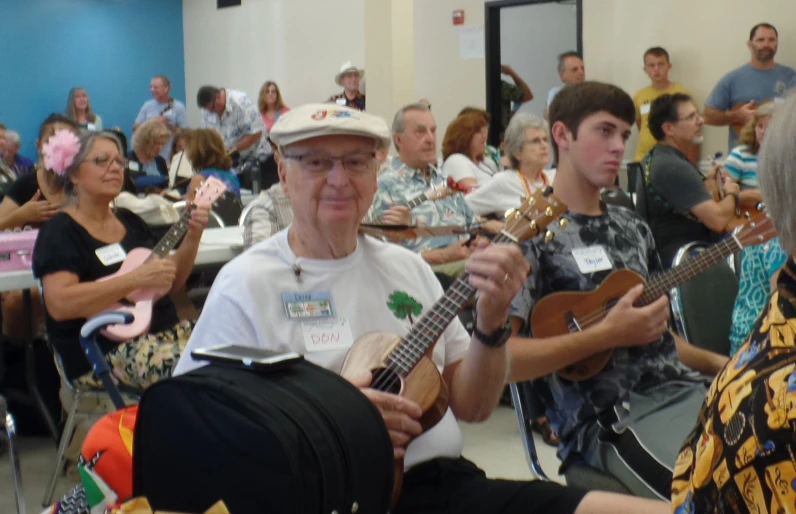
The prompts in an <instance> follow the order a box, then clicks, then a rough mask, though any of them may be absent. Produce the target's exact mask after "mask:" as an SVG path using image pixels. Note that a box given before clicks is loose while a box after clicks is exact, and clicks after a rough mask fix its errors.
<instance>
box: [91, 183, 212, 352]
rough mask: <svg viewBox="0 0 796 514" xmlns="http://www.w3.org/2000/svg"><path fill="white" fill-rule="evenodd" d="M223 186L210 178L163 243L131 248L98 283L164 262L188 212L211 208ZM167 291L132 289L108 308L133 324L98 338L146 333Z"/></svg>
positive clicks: (117, 338)
mask: <svg viewBox="0 0 796 514" xmlns="http://www.w3.org/2000/svg"><path fill="white" fill-rule="evenodd" d="M226 190H227V186H226V185H224V183H223V182H221V181H220V180H218V179H217V178H215V177H210V178H208V179H207V180H205V181H204V182H203V183H202V187H201V188H199V190H198V191H197V193H196V198H195V199H194V203H193V204H192V205H191V207H189V208H187V209H185V211H184V212H183V213H182V216H180V220H179V221H178V222H177V223H175V224H174V225H172V226H171V228H170V229H169V231H168V232H166V235H165V236H163V239H161V240H160V242H158V244H156V245H155V248H154V249H152V250H150V249H148V248H135V249H133V250H130V252H129V253H128V254H127V258H125V259H124V262H123V263H122V267H121V268H119V271H117V272H116V273H114V274H113V275H108V276H107V277H103V278H101V279H99V280H110V279H112V278H114V277H118V276H121V275H124V274H126V273H129V272H131V271H132V270H134V269H136V268H137V267H139V266H140V265H142V264H144V263H145V262H147V261H148V260H149V259H151V258H153V256H155V257H158V258H161V259H163V258H165V257H167V256H168V255H169V252H171V250H173V249H174V247H175V246H176V245H177V242H179V240H180V239H182V236H183V235H185V233H186V232H187V231H188V222H190V221H191V212H192V211H193V207H194V206H195V205H202V206H204V205H207V206H209V205H212V204H213V202H215V201H216V200H217V199H218V198H219V197H220V196H221V195H223V194H224V192H225V191H226ZM169 289H171V288H170V287H168V288H165V289H161V290H155V289H136V290H135V291H133V292H132V293H130V294H129V295H127V296H126V297H125V298H123V299H122V300H120V301H119V302H118V303H114V304H113V305H111V306H109V307H108V309H107V310H109V311H122V312H129V313H131V314H132V315H133V317H134V319H133V322H132V323H130V324H129V325H110V326H108V328H106V329H105V330H103V331H102V334H103V335H104V336H105V337H107V338H108V339H111V340H113V341H118V342H122V341H127V340H129V339H133V338H135V337H138V336H140V335H141V334H143V333H145V332H146V331H148V330H149V326H150V324H151V323H152V304H153V303H155V301H157V300H158V299H160V298H162V297H163V296H165V295H166V294H167V293H168V292H169Z"/></svg>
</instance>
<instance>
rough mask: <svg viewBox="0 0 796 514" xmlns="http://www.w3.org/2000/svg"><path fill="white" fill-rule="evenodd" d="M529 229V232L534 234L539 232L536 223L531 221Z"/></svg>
mask: <svg viewBox="0 0 796 514" xmlns="http://www.w3.org/2000/svg"><path fill="white" fill-rule="evenodd" d="M530 227H531V230H533V231H534V233H536V232H537V231H538V230H539V226H538V225H537V224H536V221H531V224H530Z"/></svg>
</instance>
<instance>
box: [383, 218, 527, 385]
mask: <svg viewBox="0 0 796 514" xmlns="http://www.w3.org/2000/svg"><path fill="white" fill-rule="evenodd" d="M526 216H527V214H526V215H525V216H520V217H517V218H513V219H511V220H510V221H507V222H506V226H505V227H504V228H503V229H502V230H501V231H500V233H499V234H498V235H497V236H496V237H495V239H494V240H492V244H496V243H504V242H515V238H514V230H515V229H516V228H517V226H518V225H520V224H521V223H524V222H525V221H526ZM541 231H542V227H539V228H538V229H537V234H538V233H540V232H541ZM509 234H511V236H509ZM535 235H536V234H534V236H535ZM469 276H470V274H469V273H467V272H465V273H464V274H463V275H461V276H460V277H459V278H458V279H456V281H455V282H454V283H453V284H452V285H451V286H450V287H449V288H448V291H446V292H445V294H444V295H443V296H442V298H441V299H440V301H439V302H438V304H440V303H441V304H444V303H445V302H449V303H450V305H449V306H457V305H456V302H455V301H454V300H453V299H452V298H449V296H450V295H449V292H453V293H455V294H457V295H459V296H461V297H463V298H462V299H463V300H464V301H466V300H467V299H468V298H469V297H470V296H471V295H472V289H473V288H472V286H471V285H469V283H468V279H469ZM462 286H464V289H465V290H464V291H460V290H459V288H461V287H462ZM457 307H458V308H460V306H457ZM445 310H448V309H445ZM434 311H435V309H434V308H432V309H430V310H429V311H428V312H427V313H426V315H424V316H423V317H421V318H420V319H419V320H418V322H417V325H416V326H415V327H412V330H410V332H409V334H408V335H407V337H406V338H405V339H403V340H402V341H401V342H400V343H398V345H397V346H396V347H395V349H393V350H392V351H391V352H390V354H389V357H388V362H387V364H386V366H385V369H386V370H388V371H389V373H382V374H380V376H379V377H378V378H377V379H376V381H375V382H374V383H373V385H372V386H371V387H372V388H373V389H376V390H378V391H388V390H390V389H392V388H393V387H395V386H396V385H400V382H401V378H402V377H401V371H404V369H403V368H402V367H401V364H400V363H399V360H398V358H403V359H404V360H405V361H408V364H409V365H410V369H409V371H407V372H406V373H407V374H408V373H409V372H411V369H412V368H413V367H414V365H415V364H416V362H417V361H419V360H420V359H421V358H422V357H423V355H424V354H425V352H426V345H427V346H431V344H432V343H433V342H434V341H435V338H433V337H432V336H430V335H429V332H432V333H433V331H434V329H435V327H434V326H433V322H432V321H431V318H430V317H429V316H428V314H429V313H432V312H434ZM448 324H449V323H448ZM448 324H446V326H445V327H441V328H442V330H443V331H444V329H445V328H447V325H448ZM436 328H437V329H439V328H440V327H436ZM420 329H423V330H420ZM420 338H424V339H426V340H427V343H424V342H423V341H417V339H420ZM404 342H406V343H408V345H407V347H406V348H404V344H403V343H404ZM417 343H419V344H417ZM413 345H417V347H414V346H413ZM407 352H408V355H407Z"/></svg>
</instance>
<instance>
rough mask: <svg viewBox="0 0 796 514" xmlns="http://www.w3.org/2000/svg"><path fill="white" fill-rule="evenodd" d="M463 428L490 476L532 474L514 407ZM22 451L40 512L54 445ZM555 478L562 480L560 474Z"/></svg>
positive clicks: (0, 488)
mask: <svg viewBox="0 0 796 514" xmlns="http://www.w3.org/2000/svg"><path fill="white" fill-rule="evenodd" d="M462 430H463V432H464V440H465V443H464V448H465V451H464V454H465V456H466V457H467V458H469V459H472V460H473V461H475V462H476V463H477V464H478V465H479V466H481V467H482V468H483V469H484V470H486V472H487V474H488V475H489V476H490V477H495V478H511V479H530V478H531V473H530V471H529V469H528V465H527V463H526V460H525V454H524V451H523V448H522V441H521V439H520V435H519V430H518V428H517V419H516V417H515V416H514V411H513V410H511V409H508V408H505V407H501V408H499V409H498V410H497V411H495V413H494V414H493V416H492V417H491V418H490V419H489V421H487V422H485V423H480V424H464V423H463V424H462ZM536 441H537V442H536V444H537V449H538V451H539V457H540V460H541V462H542V467H543V468H544V469H545V470H546V471H547V473H548V474H553V475H554V474H555V473H556V470H557V469H558V460H557V459H556V456H555V451H554V450H553V448H550V447H548V446H546V445H545V444H544V443H542V441H541V439H539V438H538V436H537V440H536ZM20 453H21V457H20V459H21V465H22V476H23V478H22V480H23V486H24V488H25V499H26V501H27V508H28V513H29V514H34V513H39V512H41V511H42V510H43V508H42V507H41V500H42V497H43V496H44V489H45V488H46V486H47V481H48V480H49V477H50V473H51V472H52V469H53V465H54V460H55V447H54V445H53V444H52V442H51V441H49V440H48V439H44V438H22V439H21V440H20ZM554 479H556V480H559V481H562V482H563V479H562V478H560V477H554ZM73 485H74V483H73V482H72V481H70V480H69V479H68V478H66V477H62V478H61V479H60V480H59V482H58V487H57V488H56V498H57V497H58V496H59V495H61V494H63V493H65V492H66V491H68V490H69V489H70V488H71V487H72V486H73ZM15 509H16V506H15V503H14V491H13V482H12V480H11V468H10V464H9V459H8V455H7V454H4V455H2V456H0V514H13V513H14V512H15Z"/></svg>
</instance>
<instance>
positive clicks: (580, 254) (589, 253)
mask: <svg viewBox="0 0 796 514" xmlns="http://www.w3.org/2000/svg"><path fill="white" fill-rule="evenodd" d="M572 256H573V257H574V258H575V262H576V263H577V264H578V269H579V270H580V272H581V273H583V274H586V273H594V272H596V271H605V270H609V269H611V268H613V267H614V265H613V264H612V263H611V259H610V257H608V253H607V252H606V251H605V248H604V247H603V245H594V246H589V247H587V248H575V249H574V250H572Z"/></svg>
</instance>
